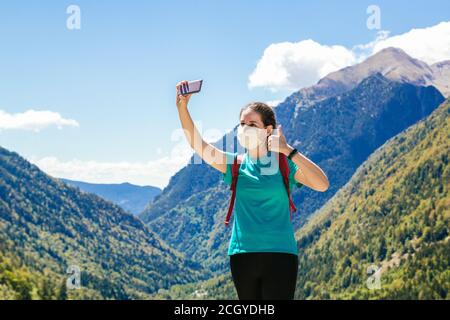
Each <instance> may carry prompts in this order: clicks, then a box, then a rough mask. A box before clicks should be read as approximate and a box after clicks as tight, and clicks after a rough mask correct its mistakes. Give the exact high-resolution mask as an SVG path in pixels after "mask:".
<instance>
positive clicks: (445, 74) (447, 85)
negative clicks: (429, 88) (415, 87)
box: [431, 60, 450, 97]
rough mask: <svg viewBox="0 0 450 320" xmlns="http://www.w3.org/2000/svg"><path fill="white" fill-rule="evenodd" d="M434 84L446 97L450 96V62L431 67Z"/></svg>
mask: <svg viewBox="0 0 450 320" xmlns="http://www.w3.org/2000/svg"><path fill="white" fill-rule="evenodd" d="M431 69H432V71H433V83H434V84H435V85H436V87H437V88H438V89H439V90H440V91H441V92H442V94H443V95H444V96H446V97H449V96H450V60H446V61H442V62H438V63H435V64H433V65H431Z"/></svg>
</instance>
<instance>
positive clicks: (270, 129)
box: [267, 124, 273, 136]
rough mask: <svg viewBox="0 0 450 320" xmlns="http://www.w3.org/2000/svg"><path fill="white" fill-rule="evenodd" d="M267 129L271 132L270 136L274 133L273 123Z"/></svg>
mask: <svg viewBox="0 0 450 320" xmlns="http://www.w3.org/2000/svg"><path fill="white" fill-rule="evenodd" d="M267 130H268V132H269V134H268V135H269V136H270V135H271V134H272V132H273V126H272V125H271V124H269V125H268V126H267Z"/></svg>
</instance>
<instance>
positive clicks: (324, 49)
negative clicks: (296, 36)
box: [248, 39, 356, 91]
mask: <svg viewBox="0 0 450 320" xmlns="http://www.w3.org/2000/svg"><path fill="white" fill-rule="evenodd" d="M354 63H356V57H355V55H354V54H353V52H352V51H351V50H348V49H347V48H345V47H343V46H326V45H321V44H320V43H317V42H315V41H313V40H310V39H309V40H303V41H300V42H297V43H292V42H282V43H276V44H271V45H270V46H269V47H267V48H266V49H265V50H264V54H263V56H262V58H261V59H260V60H259V62H258V64H257V66H256V69H255V70H254V71H253V73H252V74H251V75H250V77H249V83H248V86H249V88H255V87H268V88H269V89H271V90H273V91H275V90H277V89H288V90H296V89H298V88H299V87H304V86H308V85H311V84H313V83H314V82H316V81H317V80H318V79H320V78H322V77H324V76H325V75H327V74H328V73H330V72H333V71H335V70H338V69H341V68H343V67H346V66H349V65H352V64H354Z"/></svg>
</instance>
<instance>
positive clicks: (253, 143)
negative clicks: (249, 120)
mask: <svg viewBox="0 0 450 320" xmlns="http://www.w3.org/2000/svg"><path fill="white" fill-rule="evenodd" d="M237 139H238V141H239V144H240V145H241V146H243V147H244V148H246V149H249V150H253V149H256V148H265V146H264V145H265V143H266V141H267V130H266V129H260V128H257V127H251V126H248V125H246V124H245V125H243V126H242V125H239V127H238V130H237Z"/></svg>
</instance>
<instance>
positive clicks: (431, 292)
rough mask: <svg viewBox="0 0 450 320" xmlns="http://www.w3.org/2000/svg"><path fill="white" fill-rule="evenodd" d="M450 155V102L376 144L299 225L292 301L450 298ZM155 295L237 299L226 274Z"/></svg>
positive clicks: (160, 297) (177, 297) (161, 296)
mask: <svg viewBox="0 0 450 320" xmlns="http://www.w3.org/2000/svg"><path fill="white" fill-rule="evenodd" d="M449 155H450V99H448V100H447V101H446V102H445V103H443V104H442V105H441V106H439V108H437V109H436V110H435V111H434V112H433V113H432V114H431V115H430V116H428V117H427V118H426V119H424V120H421V121H419V122H418V123H417V124H415V125H413V126H411V127H409V128H407V129H406V130H404V131H403V132H401V133H400V134H398V135H396V136H394V137H393V138H391V139H389V140H388V141H387V142H386V143H385V144H383V145H382V146H381V147H380V148H378V149H377V150H376V151H375V152H374V153H373V154H372V155H371V156H370V157H369V158H368V159H367V160H366V161H365V162H364V163H363V164H362V165H361V166H360V167H359V168H358V169H357V170H356V172H355V173H354V175H353V176H352V178H351V179H350V181H349V182H348V183H347V184H346V185H345V186H344V187H343V188H342V189H341V190H339V192H337V193H336V194H335V195H334V197H333V198H332V199H330V200H329V201H328V202H327V203H326V204H325V205H324V206H323V207H322V208H321V209H320V210H319V211H318V212H317V214H316V215H314V216H313V217H312V219H311V220H310V221H308V223H307V224H306V225H305V226H303V227H302V228H301V229H300V230H298V232H297V234H296V238H297V239H298V246H299V262H300V265H299V274H298V280H297V288H296V299H447V300H448V299H450V273H449V270H450V196H449V195H450V193H449V188H450V163H449ZM368 270H369V271H370V272H369V273H368ZM375 270H376V271H377V274H378V275H379V276H380V277H379V279H380V283H379V287H378V286H377V282H376V281H374V280H375V279H376V277H373V274H372V272H373V271H375ZM368 284H369V287H371V288H372V289H369V287H368ZM370 285H372V286H370ZM155 297H156V298H158V299H167V298H171V299H237V295H236V292H235V289H234V285H233V283H232V280H231V277H230V274H229V273H228V274H224V275H219V276H215V277H213V278H211V279H208V280H206V281H201V282H198V283H195V284H186V285H175V286H173V287H172V288H170V290H166V289H162V290H160V291H159V292H158V293H157V294H156V295H155Z"/></svg>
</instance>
